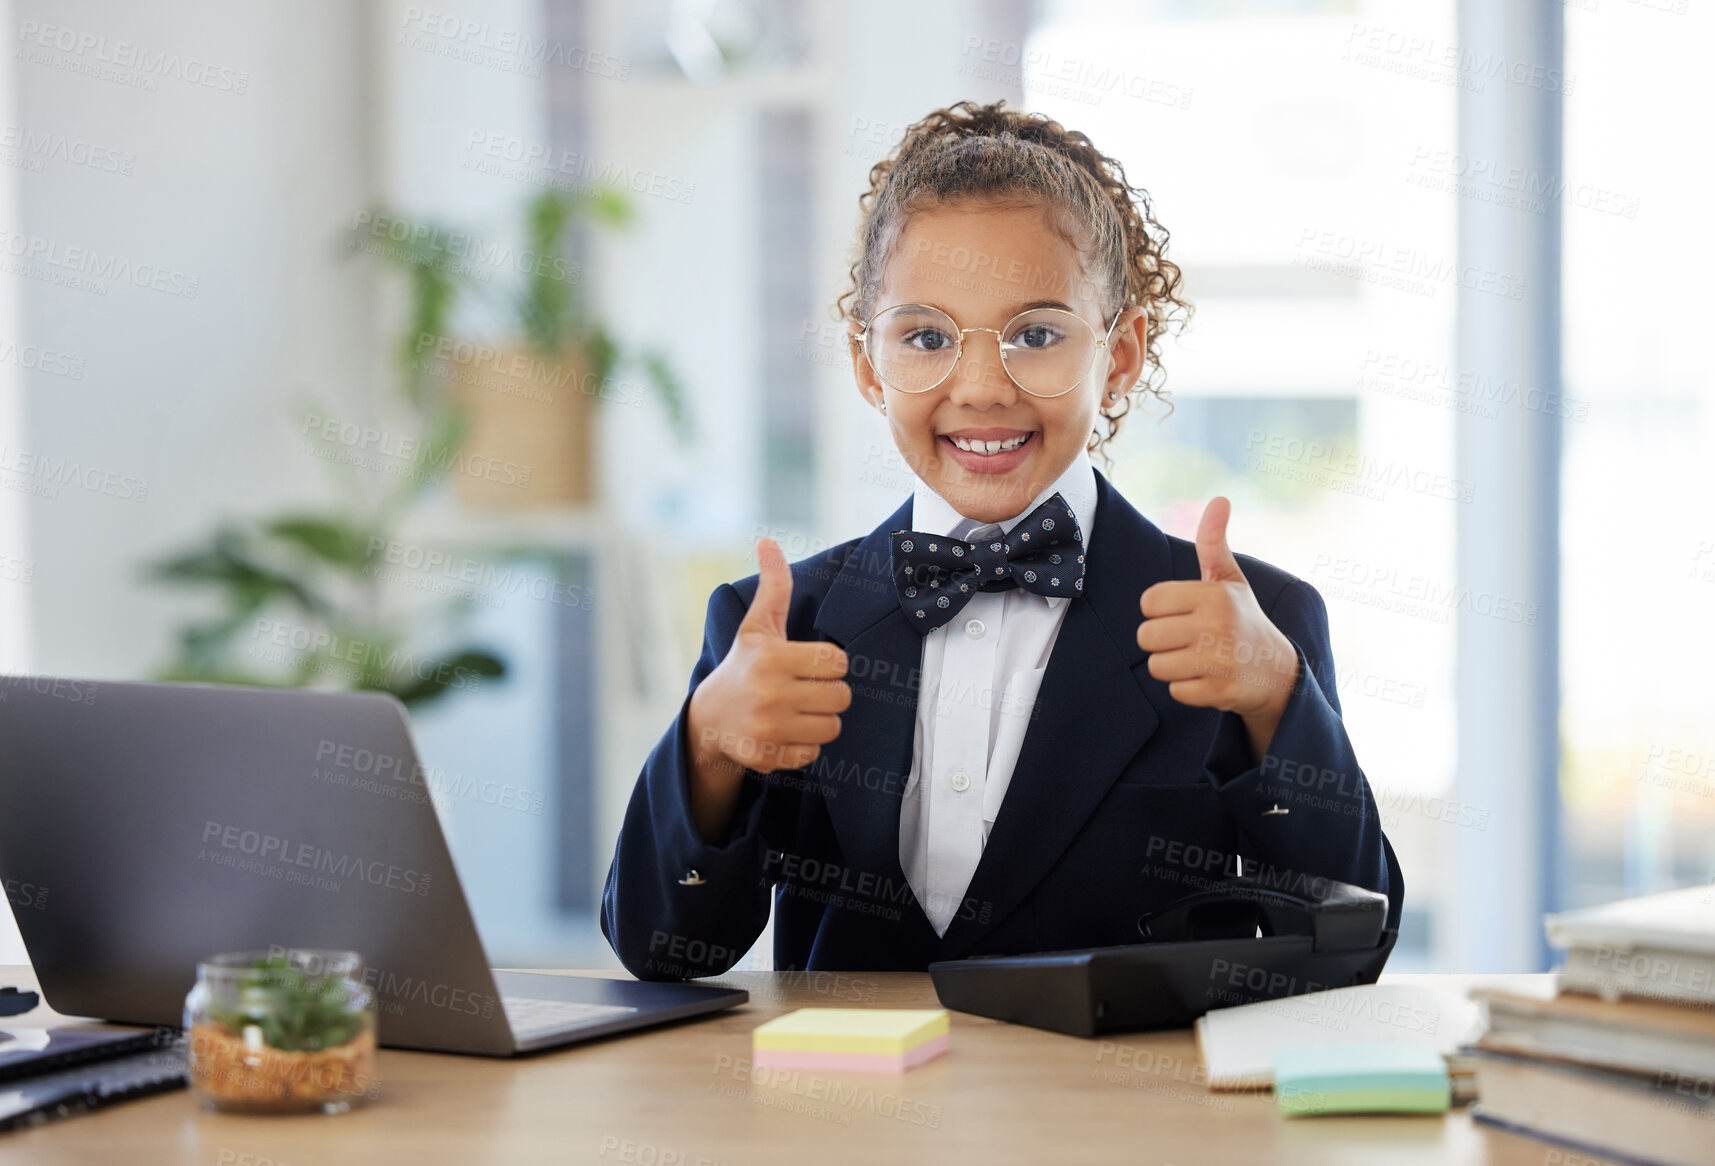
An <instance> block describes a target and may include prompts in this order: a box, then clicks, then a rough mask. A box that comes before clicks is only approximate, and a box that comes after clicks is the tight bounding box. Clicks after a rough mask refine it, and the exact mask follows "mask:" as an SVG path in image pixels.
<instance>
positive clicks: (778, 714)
mask: <svg viewBox="0 0 1715 1166" xmlns="http://www.w3.org/2000/svg"><path fill="white" fill-rule="evenodd" d="M756 560H757V564H758V566H759V567H760V569H761V578H760V580H759V581H758V583H757V587H756V598H755V599H754V600H753V601H752V602H751V605H750V610H749V611H747V612H745V616H744V622H743V623H741V624H739V625H738V634H737V635H735V636H734V637H733V641H732V647H730V648H728V649H727V654H726V656H725V658H723V659H722V660H721V662H720V663H719V664H717V665H716V666H715V669H714V671H712V672H710V673H709V674H708V675H707V676H705V677H704V678H703V682H702V683H701V684H699V685H697V689H696V691H695V692H693V693H692V694H691V703H690V708H689V710H688V713H687V729H688V734H689V738H690V754H691V756H690V762H691V773H690V793H691V815H692V817H693V818H695V819H696V822H697V828H698V830H699V831H701V833H702V835H703V839H704V840H705V841H713V840H714V839H716V838H718V837H719V836H720V835H721V834H723V833H725V831H726V828H727V824H728V822H729V821H730V820H731V818H732V808H733V805H734V804H735V803H736V802H737V801H738V793H739V786H740V783H741V782H742V781H743V779H744V771H745V770H747V769H752V770H755V771H756V772H758V773H772V772H774V771H775V770H777V769H802V768H803V767H804V766H806V765H808V764H810V762H812V761H814V760H815V759H816V758H817V757H818V756H820V755H821V752H822V746H823V745H826V744H827V743H828V742H829V741H832V740H834V739H835V738H836V737H838V736H839V735H840V717H839V714H840V713H843V712H844V711H845V710H846V709H848V708H850V707H851V703H852V690H851V686H850V685H849V684H847V683H846V682H845V680H844V679H843V677H844V676H845V674H846V654H845V652H844V651H843V650H841V648H840V647H839V646H838V645H837V644H830V643H826V642H823V641H805V640H789V639H787V638H786V613H787V609H788V608H789V607H790V606H791V603H792V571H791V569H790V568H788V567H787V566H786V556H785V555H784V554H782V553H781V550H780V547H779V545H778V544H777V543H775V541H774V540H773V539H767V538H765V539H762V540H760V541H759V542H758V543H757V544H756Z"/></svg>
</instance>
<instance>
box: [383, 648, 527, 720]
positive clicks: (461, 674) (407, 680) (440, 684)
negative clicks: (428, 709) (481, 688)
mask: <svg viewBox="0 0 1715 1166" xmlns="http://www.w3.org/2000/svg"><path fill="white" fill-rule="evenodd" d="M423 663H424V665H425V667H424V668H419V669H418V670H417V671H416V672H414V673H410V674H407V675H405V676H402V677H400V678H398V679H397V681H396V682H395V683H393V684H388V685H380V686H377V687H379V688H381V690H382V691H384V692H391V693H392V694H393V695H394V696H396V697H398V698H399V700H400V701H401V702H402V703H404V704H405V705H407V706H410V705H422V704H427V703H429V702H430V701H433V700H438V699H440V698H441V697H443V696H445V695H446V694H447V693H449V692H452V691H455V690H457V689H461V688H466V687H469V686H470V685H471V684H473V683H475V682H476V681H478V680H494V679H498V678H499V677H502V676H505V675H506V663H505V661H503V660H501V659H500V657H498V656H496V655H495V654H494V653H492V652H488V651H484V650H482V649H478V648H467V649H465V650H464V651H462V652H460V653H458V654H457V655H456V656H454V657H452V658H451V659H450V660H443V661H440V662H438V664H437V666H435V667H433V668H428V667H426V666H427V665H428V664H429V661H424V662H423ZM424 671H427V672H428V673H429V674H428V675H427V676H424V675H422V673H423V672H424Z"/></svg>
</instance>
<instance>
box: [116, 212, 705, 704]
mask: <svg viewBox="0 0 1715 1166" xmlns="http://www.w3.org/2000/svg"><path fill="white" fill-rule="evenodd" d="M580 215H590V216H592V217H593V218H595V219H596V220H597V221H599V222H602V223H607V224H611V225H618V224H622V223H624V222H625V221H627V219H628V216H629V211H628V210H627V207H626V204H625V202H624V200H623V198H621V197H620V196H619V195H618V194H617V193H616V192H611V191H606V192H601V193H596V194H590V195H576V196H568V195H562V194H560V193H558V192H547V193H545V194H543V195H541V196H539V197H538V198H536V199H535V200H534V201H533V202H532V203H531V204H530V206H529V231H528V234H529V245H530V247H531V250H532V251H533V253H534V254H535V255H537V256H539V257H540V256H558V255H560V254H561V252H562V251H563V249H564V246H565V241H566V236H567V232H568V230H569V229H570V227H571V225H572V224H573V222H574V221H575V220H576V219H577V218H578V217H579V216H580ZM454 236H455V233H454V232H450V231H432V230H431V231H424V232H422V233H421V234H420V235H419V234H418V233H415V232H414V233H412V234H411V236H410V237H409V238H407V239H405V240H402V241H400V240H391V241H390V243H389V246H388V248H387V249H386V250H385V252H384V253H383V254H384V255H385V257H386V258H387V259H388V260H389V261H390V262H391V263H392V264H393V265H394V266H395V267H396V268H397V269H399V270H400V271H401V272H402V273H403V274H404V276H405V277H406V281H407V284H408V287H409V294H408V300H407V311H406V322H405V327H404V328H403V330H402V334H401V336H400V340H399V343H398V345H397V347H396V349H395V364H396V373H397V377H398V385H399V388H400V394H399V395H400V398H401V401H400V404H401V405H402V406H403V407H404V409H405V410H406V412H407V414H408V416H409V421H408V422H407V426H408V427H410V428H412V429H413V430H414V432H413V433H412V434H411V435H410V437H411V440H410V441H409V443H408V448H409V450H410V452H409V453H408V454H406V455H402V456H401V457H399V458H397V459H394V460H395V461H396V462H398V463H399V464H394V465H390V466H388V471H389V472H388V473H386V474H383V475H377V474H374V473H373V472H371V469H370V468H369V467H366V466H362V465H353V464H350V463H351V460H352V459H350V458H348V457H344V456H341V455H343V454H348V453H349V452H350V451H349V449H342V448H341V446H340V444H339V442H338V439H337V438H335V437H331V436H328V435H327V434H326V433H325V432H322V431H316V430H315V429H314V428H313V427H310V426H306V427H305V429H306V434H307V440H308V441H309V442H313V443H315V446H316V448H314V449H308V450H306V452H310V453H314V454H316V455H317V456H318V457H319V458H320V460H322V461H323V462H324V464H326V465H327V466H328V467H329V468H330V470H331V471H332V472H334V473H336V474H340V475H343V476H344V478H345V479H346V482H345V484H346V486H347V489H346V490H345V491H344V492H345V494H346V496H347V498H348V501H347V502H345V503H344V504H343V505H336V506H332V507H329V508H326V509H321V510H313V509H306V510H294V511H291V512H288V513H285V514H280V515H274V516H270V517H263V518H257V519H248V520H234V521H230V522H227V523H224V524H222V525H221V526H220V527H219V528H218V529H217V530H215V531H214V532H213V534H211V535H210V536H209V538H208V540H207V541H206V542H205V543H203V544H202V545H200V546H196V547H192V548H190V549H188V550H185V551H182V552H180V553H178V554H175V555H172V556H170V557H168V558H165V559H163V560H161V561H159V562H157V563H154V564H152V565H151V566H150V568H149V574H150V576H151V577H152V578H153V579H154V580H155V581H157V582H161V583H166V584H169V585H173V586H186V587H195V588H199V589H210V588H212V589H214V590H215V591H217V592H218V593H219V595H220V597H221V600H222V609H221V610H220V612H219V613H218V614H216V615H215V616H213V617H212V618H209V619H203V620H198V621H194V622H192V623H190V624H188V625H186V626H185V627H183V628H181V629H180V631H179V633H178V644H177V651H176V654H175V656H174V658H173V659H172V661H171V662H170V663H169V664H168V665H167V666H166V667H165V668H164V669H163V670H162V671H161V673H160V676H161V677H162V678H163V679H168V680H191V681H208V682H215V683H235V684H276V685H303V684H313V683H317V682H318V681H319V682H323V683H327V682H332V683H335V684H339V685H341V686H343V687H348V688H357V689H366V690H373V691H381V692H390V693H392V694H393V695H395V696H397V697H398V698H399V699H400V700H402V701H404V702H405V703H406V704H407V705H416V704H422V703H426V702H428V701H431V700H435V699H437V698H439V697H441V696H443V695H445V694H446V693H448V692H450V691H454V690H457V689H461V688H470V687H474V686H475V685H476V684H477V683H479V682H481V681H482V680H485V679H491V678H497V677H501V676H504V675H505V672H506V665H505V663H504V661H502V660H501V659H500V658H499V657H498V656H497V655H496V654H495V653H494V652H492V651H491V650H489V649H487V648H485V647H483V646H481V645H477V644H473V643H464V644H458V642H457V641H458V639H459V625H460V623H461V622H462V619H463V617H464V616H465V615H466V614H467V613H468V609H469V606H470V601H471V596H470V595H469V594H468V593H465V594H454V595H453V596H451V597H450V598H447V599H446V600H445V601H443V602H419V603H416V604H413V605H402V604H398V603H389V602H388V600H389V599H390V598H394V599H397V598H400V597H401V596H400V595H399V593H398V591H397V590H396V589H392V590H390V585H391V584H394V583H396V582H397V580H398V572H396V570H395V569H394V568H392V567H391V566H390V563H391V561H392V557H393V553H394V552H395V551H396V550H397V549H398V548H399V546H400V545H401V541H402V540H401V536H400V531H401V530H402V528H403V526H404V523H405V520H406V519H407V518H408V517H409V516H410V515H411V514H412V513H413V511H414V510H415V509H416V508H417V507H418V506H419V505H420V504H421V502H422V501H423V496H424V494H425V493H426V492H427V491H428V490H429V489H430V488H431V487H433V486H435V485H438V484H440V483H441V482H442V481H443V480H444V479H445V478H447V477H449V476H450V477H451V478H452V479H453V480H454V482H456V483H457V484H458V489H459V492H460V494H461V496H462V497H464V498H465V499H466V500H467V501H473V502H487V501H500V502H503V503H507V504H511V505H521V504H523V505H528V504H562V505H563V504H567V503H577V502H582V501H586V500H588V499H589V498H590V497H591V495H592V494H593V488H592V486H593V479H594V474H593V462H594V441H593V428H594V427H593V425H592V424H591V421H590V417H591V407H592V406H593V405H594V404H595V402H597V401H599V400H601V399H602V398H603V396H604V393H603V391H602V389H603V387H604V386H610V385H611V384H612V383H613V381H612V377H613V374H614V371H615V370H616V369H617V368H618V367H619V366H620V365H621V364H622V363H627V362H628V363H631V364H635V365H636V366H637V367H638V368H639V369H640V370H641V371H642V373H643V374H644V376H645V377H646V379H647V380H648V381H649V382H651V383H652V384H654V385H655V386H656V388H657V390H658V391H659V392H660V393H661V396H662V400H663V403H664V405H665V406H666V409H667V413H668V417H669V419H670V421H671V423H672V425H673V428H674V430H675V433H676V434H678V435H679V436H680V438H681V439H683V438H684V437H685V436H686V435H687V433H688V429H687V422H686V415H685V410H684V401H683V396H682V393H681V390H680V387H679V384H678V381H677V380H676V379H675V378H674V376H673V375H672V372H671V370H670V369H669V368H668V365H667V363H666V361H665V359H664V358H663V357H662V356H661V355H660V354H659V353H656V352H653V351H647V350H645V351H642V352H639V353H638V354H636V355H635V356H634V357H630V358H629V359H627V358H625V357H624V356H623V355H622V353H621V350H620V347H619V345H618V344H617V343H616V342H615V341H614V339H613V337H612V335H611V333H610V332H609V331H608V330H607V329H606V327H604V326H603V324H602V323H601V322H600V321H599V320H598V319H596V318H595V317H594V316H592V315H591V314H590V313H589V312H588V311H587V309H586V307H585V305H584V303H583V300H582V298H581V297H580V296H579V295H578V294H577V289H576V284H575V282H574V281H573V280H570V279H567V278H566V277H565V274H564V272H565V269H564V267H563V266H560V265H555V264H540V263H539V264H537V265H535V266H534V267H533V268H532V271H531V273H530V274H529V275H528V276H527V277H526V279H525V281H524V284H523V287H522V288H521V289H519V290H518V291H517V292H516V293H514V295H513V299H512V305H513V313H512V314H514V315H515V316H516V319H517V324H516V327H517V330H518V332H519V333H520V334H522V336H523V337H524V341H523V343H522V344H518V345H512V346H509V347H507V346H488V345H485V344H482V343H467V342H464V341H462V340H455V339H453V333H452V332H451V331H450V322H451V320H452V316H453V312H454V308H455V307H456V305H457V304H458V302H459V300H460V297H461V296H462V295H464V294H466V293H467V291H468V290H469V282H470V281H469V280H468V278H467V273H466V270H465V268H464V267H463V266H462V265H461V264H460V263H458V262H456V261H454V258H453V257H452V256H450V255H449V254H448V252H447V250H446V249H445V247H444V246H443V245H442V244H441V243H440V242H439V241H440V240H442V239H447V238H451V237H454ZM500 347H505V350H506V351H508V352H509V353H510V354H511V357H509V359H508V361H507V362H504V364H503V363H502V362H501V361H499V360H491V361H488V362H486V363H489V364H492V366H493V368H492V369H491V370H490V375H494V376H500V377H501V381H500V385H501V387H502V388H503V389H505V388H510V389H511V390H512V391H510V392H505V391H501V392H496V391H493V388H492V382H491V383H490V384H489V386H488V387H485V386H484V382H483V381H482V379H481V378H482V375H483V368H482V367H481V366H482V365H483V364H484V363H485V362H484V361H483V360H479V359H477V358H476V355H475V354H477V353H480V352H484V351H498V350H499V348H500ZM442 349H445V350H446V351H448V352H450V353H451V354H452V355H451V357H450V358H446V357H442V356H441V355H440V352H441V350H442ZM464 353H469V354H471V355H470V356H461V354H464ZM513 357H515V358H518V359H519V360H522V361H523V362H524V363H522V364H520V363H518V360H514V359H511V358H513ZM549 360H552V361H553V362H554V365H553V367H562V368H564V369H565V370H567V371H566V372H565V373H564V375H563V377H562V379H563V381H564V384H563V385H561V386H558V387H557V391H555V392H552V393H546V392H539V393H537V394H535V396H539V397H545V398H546V399H545V400H537V399H535V396H533V397H531V398H521V397H520V392H519V390H520V384H519V382H520V380H522V381H523V382H524V385H525V386H529V385H530V384H532V383H533V382H532V379H531V378H532V375H533V372H536V370H537V369H538V367H539V366H540V365H541V364H543V363H545V362H547V361H549ZM460 367H463V368H465V369H466V370H467V372H469V373H470V374H471V375H466V376H454V375H451V374H452V372H453V371H454V370H456V369H458V368H460ZM521 370H522V371H521ZM574 374H575V376H574ZM536 375H539V373H536ZM592 387H593V388H592ZM518 399H529V400H530V401H531V403H532V404H535V405H542V406H546V409H544V410H538V411H534V412H530V411H526V412H522V413H513V412H509V410H510V409H511V407H512V402H513V401H514V400H518ZM323 412H324V415H329V414H330V413H331V411H323ZM532 459H534V460H532ZM508 463H510V464H511V465H512V466H514V467H517V468H521V469H522V470H523V471H524V473H525V475H526V477H525V487H524V488H517V484H516V482H514V483H507V482H505V481H504V473H502V474H501V475H495V474H491V473H486V472H473V468H474V467H483V468H484V469H486V468H488V467H492V466H495V465H499V466H500V467H501V468H502V470H503V471H504V470H505V467H506V466H507V464H508ZM453 465H457V466H458V467H459V468H460V471H461V472H457V473H453V474H450V475H449V474H448V473H447V472H446V470H447V467H449V466H453ZM538 468H539V469H541V470H542V471H544V472H547V471H550V470H551V471H553V474H554V476H552V477H545V478H543V479H541V480H540V481H539V482H538V481H537V479H535V476H534V471H536V470H537V469H538ZM513 476H514V478H516V477H517V476H518V475H517V474H516V472H515V473H514V474H513ZM377 480H379V481H380V482H381V483H382V488H381V490H380V496H379V497H375V496H373V495H374V489H373V487H374V485H375V483H376V481H377ZM532 483H536V488H531V485H532ZM542 553H543V552H542V550H541V548H535V547H529V546H519V547H515V548H511V549H510V550H508V551H506V552H504V553H500V554H498V555H497V554H496V553H495V552H493V551H484V552H481V557H483V558H486V559H490V560H493V559H496V558H500V559H513V558H521V557H526V556H540V555H541V554H542ZM407 581H408V582H409V581H411V580H407ZM417 582H421V581H420V580H417ZM424 590H425V589H424V588H421V587H419V588H418V591H419V594H421V593H422V592H423V591H424ZM433 638H439V639H441V640H443V641H452V642H453V643H454V645H455V646H453V647H451V648H449V649H447V650H445V651H442V652H438V653H434V654H432V655H424V654H418V653H415V652H413V651H412V650H411V647H410V646H411V645H413V644H416V643H420V642H423V641H424V640H426V639H433Z"/></svg>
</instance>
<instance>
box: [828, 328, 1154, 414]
mask: <svg viewBox="0 0 1715 1166" xmlns="http://www.w3.org/2000/svg"><path fill="white" fill-rule="evenodd" d="M900 308H922V309H924V310H925V311H930V312H939V313H940V314H941V315H942V316H945V317H946V319H947V321H948V322H949V323H951V324H952V325H953V331H955V332H956V333H958V336H957V338H956V339H955V340H954V341H953V363H952V364H950V365H948V366H947V371H946V372H945V373H944V374H943V375H942V377H941V379H940V380H938V381H936V382H935V383H934V384H932V385H930V386H929V387H927V388H923V389H902V388H900V387H899V386H897V385H890V384H888V383H887V382H886V381H885V380H882V376H881V370H880V369H879V368H877V367H876V363H875V358H874V357H873V356H871V355H870V351H869V331H870V328H871V327H872V326H873V325H874V324H875V322H876V321H877V320H879V319H881V317H882V316H884V315H886V314H887V313H888V312H894V311H898V310H899V309H900ZM1032 312H1053V313H1054V314H1055V315H1057V316H1069V317H1071V318H1072V319H1074V320H1076V321H1078V323H1080V324H1082V325H1083V326H1084V327H1085V328H1088V329H1089V331H1090V335H1091V336H1095V338H1096V352H1102V351H1105V350H1106V349H1107V347H1108V341H1110V340H1112V339H1113V335H1114V329H1115V328H1116V327H1118V326H1119V322H1120V317H1121V316H1123V315H1125V308H1123V307H1122V308H1120V310H1119V311H1117V312H1115V313H1114V319H1113V323H1111V324H1109V325H1108V330H1107V331H1106V332H1105V333H1103V334H1102V335H1100V336H1096V329H1095V327H1094V326H1093V325H1092V324H1091V323H1090V322H1089V321H1088V320H1086V319H1084V317H1082V316H1080V315H1078V313H1076V312H1071V311H1067V310H1066V309H1065V308H1049V307H1039V308H1025V309H1024V310H1023V311H1022V312H1017V313H1015V314H1014V315H1013V316H1012V318H1011V319H1009V320H1007V322H1006V324H1005V326H1003V327H1000V328H961V327H959V322H958V321H957V320H955V319H953V317H952V314H951V313H949V312H945V311H942V310H941V309H940V308H937V307H936V306H935V305H934V304H893V305H891V306H890V307H886V308H883V309H881V311H879V312H877V313H875V314H874V315H873V316H871V317H870V318H869V319H868V320H866V321H864V326H863V331H861V332H859V333H858V334H857V336H856V337H855V339H856V340H857V342H858V346H859V347H860V348H861V349H862V350H863V355H864V359H865V360H867V361H869V367H870V369H871V370H872V371H873V372H874V373H875V379H876V380H878V381H881V383H882V385H883V386H885V387H886V388H889V389H892V390H893V391H894V392H896V393H904V394H906V395H907V396H910V397H916V396H921V395H922V394H924V393H932V392H934V391H935V390H936V389H938V388H940V387H941V386H942V385H944V384H946V383H947V378H948V377H950V376H952V375H953V370H954V369H956V368H958V367H959V358H960V357H962V356H964V354H965V335H966V334H967V333H970V332H992V333H994V338H995V343H996V345H997V346H998V347H999V348H1000V367H1001V370H1002V371H1003V372H1005V373H1006V379H1007V380H1009V381H1011V382H1012V383H1013V384H1014V385H1017V386H1018V391H1019V392H1021V393H1029V394H1030V395H1031V396H1032V397H1040V398H1042V399H1043V400H1045V401H1052V400H1054V399H1055V398H1056V397H1064V396H1065V395H1066V394H1067V393H1070V392H1071V391H1072V390H1073V389H1075V388H1077V387H1078V386H1079V385H1081V384H1083V383H1084V379H1085V377H1087V376H1088V375H1089V370H1088V369H1087V368H1086V369H1085V370H1084V376H1081V377H1079V378H1078V379H1077V380H1075V381H1073V382H1072V383H1071V384H1070V385H1067V386H1066V387H1065V388H1064V389H1061V390H1060V391H1059V392H1058V393H1038V392H1037V391H1035V390H1034V389H1027V388H1025V387H1024V386H1023V385H1021V384H1019V383H1018V378H1017V377H1015V376H1013V375H1012V369H1011V368H1009V367H1007V363H1006V350H1007V349H1008V348H1016V347H1018V346H1017V345H1015V344H1014V345H1009V344H1007V342H1006V340H1005V339H1003V337H1004V336H1005V335H1006V333H1007V330H1008V329H1010V328H1011V327H1012V325H1013V324H1014V323H1015V322H1016V321H1017V320H1018V318H1019V316H1028V315H1030V314H1031V313H1032ZM1090 359H1091V361H1092V363H1093V362H1094V360H1095V356H1094V354H1092V355H1091V357H1090Z"/></svg>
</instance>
